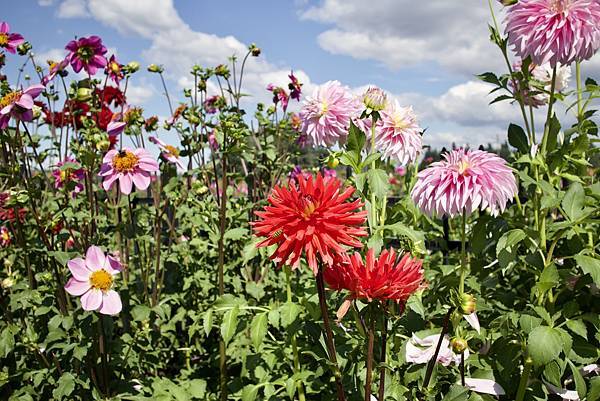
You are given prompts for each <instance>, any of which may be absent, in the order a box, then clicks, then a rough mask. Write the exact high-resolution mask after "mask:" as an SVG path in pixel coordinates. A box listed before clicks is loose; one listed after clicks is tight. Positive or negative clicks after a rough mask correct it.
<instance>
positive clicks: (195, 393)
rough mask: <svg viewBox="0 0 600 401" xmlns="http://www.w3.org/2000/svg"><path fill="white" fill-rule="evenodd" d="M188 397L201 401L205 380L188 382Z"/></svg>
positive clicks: (204, 393)
mask: <svg viewBox="0 0 600 401" xmlns="http://www.w3.org/2000/svg"><path fill="white" fill-rule="evenodd" d="M189 391H190V395H191V396H192V397H194V398H200V399H203V398H204V396H205V395H206V380H203V379H193V380H190V390H189Z"/></svg>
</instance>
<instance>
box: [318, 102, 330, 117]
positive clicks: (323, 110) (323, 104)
mask: <svg viewBox="0 0 600 401" xmlns="http://www.w3.org/2000/svg"><path fill="white" fill-rule="evenodd" d="M328 110H329V105H328V104H327V102H326V101H324V100H323V101H322V102H321V112H320V113H319V116H323V115H325V113H327V111H328Z"/></svg>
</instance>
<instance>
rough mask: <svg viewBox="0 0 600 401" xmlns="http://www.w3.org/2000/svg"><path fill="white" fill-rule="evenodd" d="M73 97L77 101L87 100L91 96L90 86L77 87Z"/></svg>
mask: <svg viewBox="0 0 600 401" xmlns="http://www.w3.org/2000/svg"><path fill="white" fill-rule="evenodd" d="M75 98H76V99H77V101H79V102H87V101H88V100H90V99H91V98H92V90H91V89H90V88H79V89H77V95H76V96H75Z"/></svg>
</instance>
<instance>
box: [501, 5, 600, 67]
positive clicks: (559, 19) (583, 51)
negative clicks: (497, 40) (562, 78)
mask: <svg viewBox="0 0 600 401" xmlns="http://www.w3.org/2000/svg"><path fill="white" fill-rule="evenodd" d="M506 33H507V34H508V40H509V43H510V44H511V45H512V46H513V48H514V51H515V53H517V55H518V56H519V57H521V59H525V58H527V57H529V56H531V60H532V61H533V62H534V63H535V64H537V65H542V64H544V63H548V62H549V63H550V65H551V66H552V67H554V66H555V65H557V63H561V64H562V65H569V64H571V63H572V62H573V61H582V60H587V59H589V58H590V57H592V56H593V55H594V53H595V52H596V50H598V48H599V47H600V1H598V0H520V1H519V2H518V3H517V4H515V5H514V6H512V7H510V8H509V9H508V12H507V15H506Z"/></svg>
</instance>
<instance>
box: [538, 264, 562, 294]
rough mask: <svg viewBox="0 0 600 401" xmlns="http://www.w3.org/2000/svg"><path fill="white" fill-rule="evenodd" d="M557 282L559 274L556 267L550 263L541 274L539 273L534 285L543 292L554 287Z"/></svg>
mask: <svg viewBox="0 0 600 401" xmlns="http://www.w3.org/2000/svg"><path fill="white" fill-rule="evenodd" d="M559 282H560V276H559V275H558V269H557V268H556V265H555V264H554V263H551V264H549V265H548V266H546V267H545V268H544V270H542V274H540V278H539V280H538V282H537V284H536V285H537V287H538V288H539V289H540V290H541V291H542V292H545V291H548V290H549V289H551V288H554V287H555V286H556V285H557V284H558V283H559Z"/></svg>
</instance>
